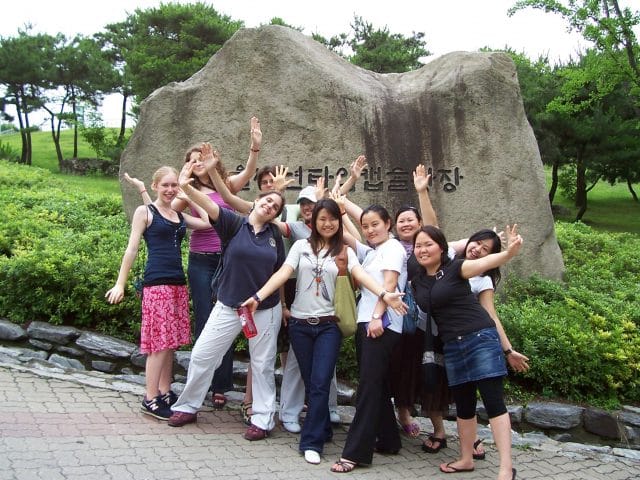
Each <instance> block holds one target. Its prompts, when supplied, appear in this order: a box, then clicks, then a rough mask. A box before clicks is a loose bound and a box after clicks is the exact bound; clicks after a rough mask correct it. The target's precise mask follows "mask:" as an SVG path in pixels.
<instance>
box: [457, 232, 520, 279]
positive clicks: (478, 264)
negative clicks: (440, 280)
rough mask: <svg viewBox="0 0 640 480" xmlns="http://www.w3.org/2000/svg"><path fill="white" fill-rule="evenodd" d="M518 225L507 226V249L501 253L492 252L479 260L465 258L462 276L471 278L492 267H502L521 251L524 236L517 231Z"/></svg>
mask: <svg viewBox="0 0 640 480" xmlns="http://www.w3.org/2000/svg"><path fill="white" fill-rule="evenodd" d="M517 229H518V226H517V225H516V224H514V225H513V227H509V225H507V228H506V229H505V231H506V232H507V249H506V250H503V251H502V252H500V253H492V254H490V255H487V256H486V257H482V258H478V259H477V260H465V261H464V262H462V267H461V269H460V275H461V276H462V278H467V279H469V278H471V277H475V276H476V275H481V274H483V273H484V272H486V271H488V270H491V269H492V268H496V267H500V266H501V265H504V264H505V263H507V262H508V261H509V260H511V259H512V258H513V257H514V256H516V255H517V254H518V252H519V251H520V247H522V237H521V236H520V235H519V234H518V232H517Z"/></svg>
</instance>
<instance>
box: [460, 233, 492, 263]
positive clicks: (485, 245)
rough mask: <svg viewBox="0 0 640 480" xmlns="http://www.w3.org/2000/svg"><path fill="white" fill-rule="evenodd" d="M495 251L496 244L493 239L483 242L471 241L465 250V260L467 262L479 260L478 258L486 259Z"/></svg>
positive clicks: (486, 239)
mask: <svg viewBox="0 0 640 480" xmlns="http://www.w3.org/2000/svg"><path fill="white" fill-rule="evenodd" d="M494 250H495V242H494V240H492V239H489V238H485V239H483V240H475V241H471V242H469V243H468V244H467V247H466V248H465V251H464V258H466V259H467V260H477V259H478V258H482V257H486V256H487V255H489V254H490V253H492V252H493V251H494ZM498 251H499V250H498Z"/></svg>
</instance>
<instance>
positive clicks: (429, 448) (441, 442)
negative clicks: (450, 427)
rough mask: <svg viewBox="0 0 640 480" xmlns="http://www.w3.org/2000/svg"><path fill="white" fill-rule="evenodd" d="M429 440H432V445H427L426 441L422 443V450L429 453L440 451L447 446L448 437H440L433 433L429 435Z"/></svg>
mask: <svg viewBox="0 0 640 480" xmlns="http://www.w3.org/2000/svg"><path fill="white" fill-rule="evenodd" d="M428 440H429V441H430V442H431V445H427V444H426V443H423V444H422V451H423V452H427V453H438V452H439V451H440V450H442V449H443V448H447V439H446V438H438V437H434V436H433V435H429V438H428ZM434 443H437V444H438V446H437V447H434Z"/></svg>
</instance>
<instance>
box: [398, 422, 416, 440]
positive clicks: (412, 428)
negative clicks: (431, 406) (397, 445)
mask: <svg viewBox="0 0 640 480" xmlns="http://www.w3.org/2000/svg"><path fill="white" fill-rule="evenodd" d="M402 431H403V432H404V433H405V435H407V436H408V437H411V438H418V437H419V436H420V425H418V424H417V423H416V422H411V423H409V424H407V425H402Z"/></svg>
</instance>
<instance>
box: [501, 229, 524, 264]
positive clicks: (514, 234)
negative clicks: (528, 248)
mask: <svg viewBox="0 0 640 480" xmlns="http://www.w3.org/2000/svg"><path fill="white" fill-rule="evenodd" d="M505 232H507V252H509V257H513V256H515V255H517V254H518V252H519V251H520V247H522V242H523V240H522V237H521V236H520V234H519V233H518V224H516V223H514V224H513V226H512V227H510V226H509V225H507V228H505Z"/></svg>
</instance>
